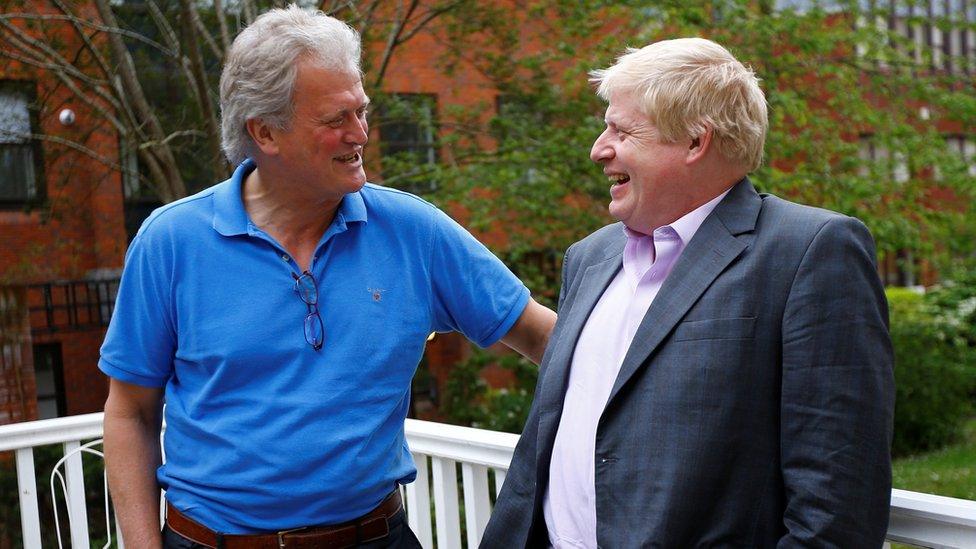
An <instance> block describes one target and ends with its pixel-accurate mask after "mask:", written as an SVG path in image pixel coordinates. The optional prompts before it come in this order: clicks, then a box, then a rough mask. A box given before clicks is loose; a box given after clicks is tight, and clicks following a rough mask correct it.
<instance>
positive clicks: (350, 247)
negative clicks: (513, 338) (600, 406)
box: [98, 161, 529, 533]
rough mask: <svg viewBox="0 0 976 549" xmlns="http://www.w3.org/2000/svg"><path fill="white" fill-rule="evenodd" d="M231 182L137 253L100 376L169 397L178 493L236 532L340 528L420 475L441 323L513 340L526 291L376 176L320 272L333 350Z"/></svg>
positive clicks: (150, 235)
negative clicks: (412, 408)
mask: <svg viewBox="0 0 976 549" xmlns="http://www.w3.org/2000/svg"><path fill="white" fill-rule="evenodd" d="M253 169H254V165H253V163H251V162H250V161H245V162H244V163H243V164H242V165H241V166H240V167H239V168H238V169H237V170H236V171H235V173H234V175H233V177H231V179H229V180H227V181H224V182H223V183H220V184H218V185H216V186H214V187H211V188H210V189H207V190H205V191H203V192H201V193H199V194H196V195H194V196H190V197H187V198H185V199H182V200H179V201H177V202H173V203H171V204H168V205H166V206H164V207H162V208H160V209H158V210H156V211H155V212H153V214H152V215H151V216H150V217H149V218H148V219H147V220H146V221H145V223H143V225H142V228H141V229H140V230H139V233H138V234H137V235H136V237H135V238H134V239H133V241H132V244H131V246H130V247H129V250H128V252H127V254H126V262H125V270H124V273H123V275H122V282H121V285H120V287H119V295H118V300H117V303H116V308H115V313H114V315H113V317H112V321H111V324H110V325H109V328H108V333H107V335H106V337H105V343H104V344H103V346H102V349H101V359H100V360H99V364H98V365H99V368H100V369H101V370H102V371H103V372H104V373H105V374H107V375H109V376H111V377H113V378H115V379H119V380H121V381H124V382H128V383H133V384H136V385H142V386H146V387H165V399H166V409H165V417H166V423H167V427H166V436H165V440H164V448H165V452H166V463H165V464H164V465H163V466H162V467H160V468H159V471H158V472H157V478H158V480H159V482H160V484H161V485H162V487H163V488H164V489H165V490H166V491H167V492H166V497H167V499H168V500H169V501H170V502H171V503H172V504H173V505H175V506H176V507H177V508H178V509H180V510H181V511H183V512H184V513H186V514H187V515H188V516H189V517H191V518H193V519H195V520H197V521H199V522H201V523H203V524H205V525H207V526H209V527H210V528H212V529H214V530H217V531H220V532H224V533H248V532H255V531H270V530H282V529H287V528H292V527H297V526H304V525H312V524H334V523H339V522H344V521H347V520H350V519H352V518H355V517H358V516H361V515H363V514H365V513H367V512H369V511H370V510H371V509H373V508H374V507H376V506H377V505H378V504H379V503H380V502H381V501H382V499H383V498H384V497H386V496H387V495H388V494H389V493H390V491H391V490H393V488H394V487H395V486H396V484H397V483H401V484H402V483H407V482H411V481H412V480H413V479H414V477H415V476H416V469H415V467H414V464H413V460H412V458H411V456H410V453H409V450H408V448H407V443H406V440H405V438H404V433H403V420H404V418H405V417H406V414H407V409H408V405H409V401H410V381H411V378H412V377H413V374H414V371H415V370H416V367H417V364H418V362H419V361H420V358H421V355H422V354H423V351H424V344H425V342H426V338H427V335H428V334H429V333H430V332H432V331H438V332H445V331H452V330H456V331H459V332H461V333H463V334H464V335H465V336H467V337H468V338H469V339H471V340H472V341H474V342H475V343H477V344H478V345H481V346H487V345H490V344H492V343H494V342H495V341H498V339H499V338H501V337H502V336H503V335H505V334H506V333H507V332H508V330H509V328H511V327H512V325H513V324H514V323H515V321H516V320H517V319H518V317H519V316H520V314H521V313H522V310H523V309H524V308H525V305H526V304H527V302H528V299H529V292H528V290H527V289H526V288H525V286H524V285H523V284H522V283H521V282H520V281H519V280H518V279H517V278H516V277H515V276H514V275H513V274H512V273H511V272H510V271H509V270H508V269H507V268H506V267H505V266H504V265H503V264H502V263H501V262H500V261H499V260H498V259H497V258H496V257H495V256H493V255H492V254H491V253H490V252H489V251H488V250H487V249H486V248H485V247H484V246H482V245H481V244H480V243H479V242H478V241H476V240H475V239H474V238H473V237H472V236H471V235H470V234H468V232H467V231H465V230H464V229H463V228H462V227H461V226H460V225H458V224H457V223H455V222H454V221H453V220H451V219H450V218H449V217H448V216H447V215H445V214H444V213H443V212H441V211H440V210H438V209H437V208H435V207H433V206H432V205H430V204H429V203H427V202H425V201H423V200H421V199H419V198H417V197H415V196H412V195H410V194H407V193H403V192H400V191H397V190H393V189H388V188H384V187H378V186H375V185H370V184H367V185H366V186H365V187H364V188H363V189H362V190H360V191H359V192H356V193H352V194H348V195H346V196H345V198H344V199H343V200H342V203H341V204H340V206H339V209H338V211H337V213H336V215H335V220H334V221H333V222H332V224H331V225H330V226H329V228H328V230H327V231H326V232H325V234H324V235H323V236H322V240H321V241H320V242H319V244H318V247H317V248H316V251H315V254H314V259H313V262H312V269H311V270H312V273H313V275H314V276H315V279H316V280H317V282H318V292H319V308H320V310H321V315H322V320H323V322H324V326H325V345H324V346H323V347H322V349H321V350H320V351H315V350H314V349H313V348H312V347H311V346H310V345H309V344H308V343H306V341H305V336H304V332H303V320H304V318H305V316H306V314H307V309H306V305H305V304H304V303H303V302H302V300H301V299H300V297H299V295H298V294H297V293H296V291H295V290H294V278H293V276H292V274H293V273H296V274H297V273H300V272H301V268H300V267H299V265H298V264H297V263H296V262H295V261H294V260H293V259H292V258H291V257H289V256H288V252H287V251H285V250H284V249H283V248H282V247H281V246H280V245H279V244H278V243H276V242H275V240H274V239H273V238H271V237H270V236H269V235H267V234H266V233H264V232H263V231H261V229H259V228H257V227H256V226H254V224H253V223H251V221H250V220H249V219H248V216H247V213H246V211H245V210H244V206H243V203H242V200H241V183H242V180H243V178H244V177H245V176H246V175H247V173H248V172H250V171H251V170H253Z"/></svg>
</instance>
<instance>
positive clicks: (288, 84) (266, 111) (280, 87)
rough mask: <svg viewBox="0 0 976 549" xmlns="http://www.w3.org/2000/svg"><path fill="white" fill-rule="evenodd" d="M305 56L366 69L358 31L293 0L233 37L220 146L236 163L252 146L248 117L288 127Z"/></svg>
mask: <svg viewBox="0 0 976 549" xmlns="http://www.w3.org/2000/svg"><path fill="white" fill-rule="evenodd" d="M303 57H308V58H310V59H312V60H314V61H315V63H316V64H318V65H319V66H321V67H322V68H325V69H329V70H335V71H342V72H349V73H352V74H361V71H360V68H359V57H360V40H359V33H357V32H356V30H355V29H353V28H352V27H350V26H349V25H347V24H345V23H343V22H342V21H339V20H338V19H335V18H334V17H330V16H328V15H326V14H325V13H323V12H321V11H318V10H315V11H312V10H305V9H302V8H300V7H298V6H296V5H294V4H292V5H290V6H288V7H287V8H284V9H273V10H271V11H268V12H267V13H265V14H263V15H261V16H260V17H258V18H257V19H255V20H254V22H253V23H252V24H251V25H250V26H248V27H247V28H246V29H244V30H243V31H242V32H241V33H240V34H239V35H238V36H237V38H236V39H235V40H234V44H233V45H232V46H231V47H230V51H229V52H228V53H227V61H226V63H225V64H224V70H223V73H221V75H220V113H221V120H220V124H221V128H220V129H221V132H220V133H221V146H222V148H223V150H224V154H225V155H227V160H229V161H230V162H231V163H232V164H234V165H236V164H239V163H240V162H241V161H243V160H244V158H246V157H247V156H249V155H250V153H251V151H252V147H253V141H252V140H251V136H250V135H248V133H247V127H246V123H247V121H248V120H251V119H254V118H260V119H262V120H264V122H266V123H268V124H269V125H271V126H273V127H275V128H278V129H282V130H287V129H288V127H289V125H290V124H291V120H292V116H293V115H294V101H293V95H294V92H295V76H296V74H297V73H298V61H299V59H300V58H303Z"/></svg>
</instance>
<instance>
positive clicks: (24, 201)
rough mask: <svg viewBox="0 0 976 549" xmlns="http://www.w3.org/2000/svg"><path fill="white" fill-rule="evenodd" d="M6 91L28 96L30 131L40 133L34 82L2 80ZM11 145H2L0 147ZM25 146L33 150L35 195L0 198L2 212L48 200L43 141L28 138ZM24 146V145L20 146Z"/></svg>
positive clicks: (1, 85) (2, 88)
mask: <svg viewBox="0 0 976 549" xmlns="http://www.w3.org/2000/svg"><path fill="white" fill-rule="evenodd" d="M6 90H14V91H16V92H20V93H23V94H24V95H26V96H27V112H28V114H29V115H30V130H31V133H32V134H36V133H38V129H39V128H40V117H39V115H38V111H39V110H40V109H39V108H38V106H37V84H36V82H34V81H33V80H9V79H0V93H2V92H4V91H6ZM6 145H10V144H8V143H0V147H4V146H6ZM25 145H27V146H29V147H30V148H31V149H32V153H33V161H34V195H33V196H29V197H28V196H25V197H23V198H15V199H11V198H2V197H0V210H23V209H25V208H26V209H30V208H32V207H37V206H39V205H41V204H43V203H44V202H45V201H46V200H47V178H46V177H45V174H44V148H43V147H42V146H41V141H40V140H39V139H35V138H28V140H27V143H25ZM19 146H23V145H19Z"/></svg>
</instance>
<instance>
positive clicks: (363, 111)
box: [356, 108, 369, 118]
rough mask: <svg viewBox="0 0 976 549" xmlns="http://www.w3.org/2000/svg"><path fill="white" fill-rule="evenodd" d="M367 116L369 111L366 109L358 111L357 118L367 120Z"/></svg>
mask: <svg viewBox="0 0 976 549" xmlns="http://www.w3.org/2000/svg"><path fill="white" fill-rule="evenodd" d="M367 114H369V111H368V110H367V109H366V108H362V109H359V110H358V111H356V116H358V117H359V118H366V115H367Z"/></svg>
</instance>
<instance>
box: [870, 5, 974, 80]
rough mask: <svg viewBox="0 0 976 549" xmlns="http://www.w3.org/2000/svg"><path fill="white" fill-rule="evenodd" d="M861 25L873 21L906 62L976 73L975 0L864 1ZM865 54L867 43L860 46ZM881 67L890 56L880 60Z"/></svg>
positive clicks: (953, 71)
mask: <svg viewBox="0 0 976 549" xmlns="http://www.w3.org/2000/svg"><path fill="white" fill-rule="evenodd" d="M860 4H861V15H860V16H859V17H858V24H859V25H860V26H862V27H864V26H867V25H869V24H871V22H872V21H873V24H874V25H875V26H876V27H877V29H878V30H879V31H884V32H886V33H887V42H888V44H889V45H890V46H892V47H893V48H894V49H895V50H896V51H898V52H899V53H900V56H901V57H902V58H903V59H902V60H903V61H910V62H913V63H914V64H915V65H916V66H924V65H928V66H929V67H930V68H932V69H934V70H940V71H942V70H944V71H948V72H951V73H956V74H960V73H966V74H972V73H974V72H976V31H974V29H973V23H974V22H976V2H973V1H972V0H914V1H909V0H871V1H863V0H862V1H861V2H860ZM859 50H860V53H861V54H862V55H864V54H865V53H866V52H867V51H868V47H867V44H862V45H861V47H860V48H859ZM877 61H878V62H879V64H880V65H881V66H886V64H887V63H886V62H888V61H892V60H891V59H878V60H877Z"/></svg>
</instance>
